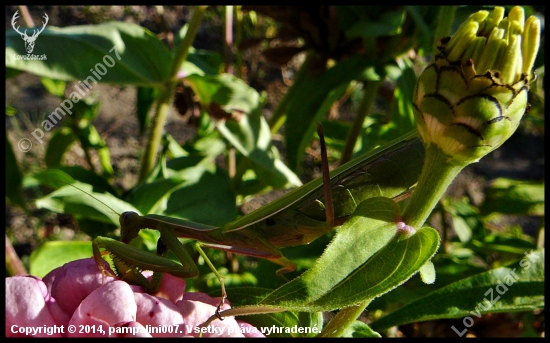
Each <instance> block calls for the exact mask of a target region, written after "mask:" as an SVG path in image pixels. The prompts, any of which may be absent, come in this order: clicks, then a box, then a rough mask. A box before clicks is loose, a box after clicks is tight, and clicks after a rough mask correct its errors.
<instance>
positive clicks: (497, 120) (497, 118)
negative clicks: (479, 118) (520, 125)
mask: <svg viewBox="0 0 550 343" xmlns="http://www.w3.org/2000/svg"><path fill="white" fill-rule="evenodd" d="M505 119H506V120H509V121H512V119H510V118H509V117H496V118H493V119H491V120H489V121H488V122H485V123H483V125H491V124H494V123H498V122H499V121H502V120H505Z"/></svg>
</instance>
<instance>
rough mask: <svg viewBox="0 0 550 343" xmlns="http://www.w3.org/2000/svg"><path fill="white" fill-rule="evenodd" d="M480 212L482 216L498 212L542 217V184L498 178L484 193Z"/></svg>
mask: <svg viewBox="0 0 550 343" xmlns="http://www.w3.org/2000/svg"><path fill="white" fill-rule="evenodd" d="M480 211H481V214H482V215H489V214H491V213H493V212H498V213H504V214H522V215H533V216H543V215H544V182H532V181H518V180H511V179H506V178H498V179H496V180H494V181H493V182H492V183H491V185H490V186H489V188H487V190H486V191H485V201H484V202H483V204H482V205H481V207H480Z"/></svg>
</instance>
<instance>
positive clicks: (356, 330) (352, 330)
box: [341, 320, 382, 338]
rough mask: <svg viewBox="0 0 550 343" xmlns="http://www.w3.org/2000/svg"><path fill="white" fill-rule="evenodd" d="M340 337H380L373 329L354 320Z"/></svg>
mask: <svg viewBox="0 0 550 343" xmlns="http://www.w3.org/2000/svg"><path fill="white" fill-rule="evenodd" d="M341 337H351V338H381V337H382V336H380V334H379V333H378V332H376V331H373V330H372V329H371V328H370V327H369V326H368V325H367V324H365V323H363V322H361V321H358V320H356V321H355V322H354V323H353V324H351V325H350V326H348V328H347V329H346V331H345V332H344V334H342V336H341Z"/></svg>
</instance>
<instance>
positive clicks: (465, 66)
mask: <svg viewBox="0 0 550 343" xmlns="http://www.w3.org/2000/svg"><path fill="white" fill-rule="evenodd" d="M539 41H540V22H539V20H538V19H537V18H536V17H533V16H531V17H529V18H528V19H527V20H525V16H524V12H523V9H522V8H521V7H519V6H516V7H514V8H513V9H512V10H511V11H510V13H509V14H508V17H507V18H504V8H502V7H496V8H495V9H494V10H493V11H492V12H491V13H489V12H487V11H479V12H477V13H474V14H472V15H471V16H470V17H469V18H468V19H467V20H466V21H465V22H464V23H462V25H461V26H460V27H459V29H458V30H457V31H456V33H455V34H454V35H453V36H452V37H451V38H450V39H448V38H447V39H443V40H442V42H441V43H442V45H441V46H440V47H439V50H440V53H439V54H437V55H436V56H435V61H434V62H432V63H431V64H429V65H428V66H427V67H426V68H425V69H424V71H423V72H422V74H421V75H420V77H419V79H418V83H417V85H416V90H415V96H414V108H415V111H414V112H415V118H416V121H417V126H418V131H419V133H420V136H421V137H422V139H423V140H424V144H426V145H427V146H428V145H430V144H436V145H437V146H438V147H439V148H440V150H441V151H442V152H443V153H444V154H445V155H446V156H448V157H449V162H450V163H452V164H455V165H466V164H470V163H472V162H476V161H478V160H479V159H480V158H481V157H483V156H485V155H487V154H488V153H489V152H491V151H493V150H495V149H496V148H498V147H499V146H500V145H502V143H504V142H505V141H506V140H507V139H508V138H509V137H510V136H511V135H512V134H513V133H514V131H515V130H516V129H517V127H518V125H519V122H520V120H521V118H522V116H523V114H524V113H525V112H526V110H527V107H528V104H527V93H528V91H529V84H530V83H531V82H532V81H533V80H534V78H535V75H534V73H533V71H532V69H533V64H534V61H535V57H536V55H537V51H538V48H539Z"/></svg>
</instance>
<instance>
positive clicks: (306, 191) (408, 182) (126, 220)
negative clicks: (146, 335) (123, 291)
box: [92, 126, 424, 309]
mask: <svg viewBox="0 0 550 343" xmlns="http://www.w3.org/2000/svg"><path fill="white" fill-rule="evenodd" d="M318 132H319V137H320V140H321V153H322V160H323V177H322V178H318V179H316V180H313V181H311V182H310V183H307V184H306V185H304V186H302V187H299V188H297V189H295V190H293V191H291V192H289V193H287V194H286V195H284V196H283V197H281V198H279V199H277V200H275V201H274V202H272V203H270V204H268V205H266V206H264V207H261V208H259V209H258V210H256V211H253V212H251V213H250V214H248V215H246V216H244V217H241V218H239V219H237V220H235V221H233V222H230V223H228V224H226V225H224V226H222V227H215V226H210V225H204V224H200V223H195V222H191V221H187V220H183V219H176V218H171V217H167V216H162V215H156V214H148V215H144V216H140V215H139V214H137V213H135V212H124V213H122V214H121V215H120V217H119V220H120V225H121V241H117V240H113V239H110V238H106V237H97V238H96V239H95V240H94V241H93V243H92V246H93V254H94V258H95V260H96V262H97V264H98V267H99V268H100V269H101V270H102V272H103V274H104V275H105V274H112V273H111V272H109V271H108V270H107V268H106V267H105V264H104V261H103V258H102V252H101V251H100V249H104V252H103V253H110V254H111V257H112V259H113V264H114V266H115V269H116V273H117V275H116V276H118V277H121V278H122V279H123V280H125V281H128V282H129V283H133V284H138V285H141V286H142V287H143V288H144V289H145V290H146V291H147V292H149V293H154V292H155V291H156V290H157V289H158V287H159V284H160V278H161V275H162V273H169V274H172V275H174V276H176V277H181V278H192V277H196V276H197V275H198V269H197V266H196V265H195V263H194V262H193V260H192V258H191V257H190V255H189V254H188V252H187V251H186V250H185V247H184V246H183V245H182V243H181V242H180V241H179V240H178V237H181V238H188V239H194V240H196V241H197V242H200V243H199V245H200V246H203V247H207V248H214V249H219V250H225V251H230V252H234V253H238V254H243V255H248V256H253V257H257V258H263V259H267V260H270V261H272V262H274V263H276V264H278V265H280V266H281V267H282V268H281V269H279V270H278V271H277V274H278V275H279V276H282V274H284V273H288V272H291V271H293V270H295V268H296V265H295V264H294V263H293V262H292V261H290V260H289V259H288V258H286V257H285V256H283V254H282V252H281V251H280V248H283V247H289V246H297V245H303V244H308V243H310V242H312V241H314V240H315V239H317V238H319V237H320V236H322V235H324V234H325V233H327V232H329V231H330V230H332V229H333V228H334V227H336V226H339V225H342V224H343V223H344V222H345V221H346V220H347V219H348V218H349V216H350V215H351V214H352V213H353V211H354V210H355V208H356V207H357V205H358V204H359V203H360V202H362V201H364V200H365V199H368V198H371V197H374V196H384V197H388V198H392V199H394V200H396V201H399V200H401V199H403V198H405V197H407V196H408V195H409V194H410V192H411V191H412V190H413V188H414V185H415V184H416V182H417V180H418V177H419V175H420V172H421V169H422V166H423V161H424V147H423V145H422V142H421V141H420V139H419V138H418V136H417V133H416V131H414V132H410V133H409V134H406V135H404V136H402V137H400V138H399V139H397V140H394V141H392V142H390V143H389V144H387V145H385V146H383V147H380V148H377V149H375V150H374V151H373V152H371V153H369V154H367V155H365V156H362V157H358V158H356V159H354V160H352V161H350V162H348V163H346V164H344V165H342V166H340V167H338V168H336V169H335V170H333V171H332V172H330V173H329V170H328V163H327V157H326V149H325V146H324V138H323V134H322V129H321V128H320V126H319V127H318ZM141 229H153V230H157V231H159V232H160V239H159V241H158V246H157V254H156V255H155V254H152V253H148V252H144V251H141V250H139V249H137V248H134V247H132V246H130V245H127V243H129V242H130V241H131V240H132V239H134V238H136V237H137V235H138V233H139V231H140V230H141ZM168 250H171V251H172V252H173V253H174V255H175V256H176V257H177V259H178V260H179V261H180V262H181V264H179V263H177V262H174V261H172V260H169V259H166V258H164V257H165V255H166V252H167V251H168ZM198 250H199V253H201V255H203V256H204V257H205V255H204V253H203V252H202V250H201V249H200V247H199V249H198ZM205 260H206V261H207V263H209V261H208V259H205ZM209 265H210V267H211V268H212V270H213V271H214V273H215V274H216V276H217V277H218V279H219V280H220V283H221V288H222V301H221V303H220V306H221V305H222V304H223V299H224V297H225V289H224V286H223V281H222V279H221V276H219V275H218V274H217V272H216V271H215V268H214V267H213V266H212V265H211V264H209ZM142 270H150V271H153V279H152V280H151V281H149V280H147V279H146V278H145V277H144V276H143V275H142V274H141V271H142ZM218 309H219V307H218Z"/></svg>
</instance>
